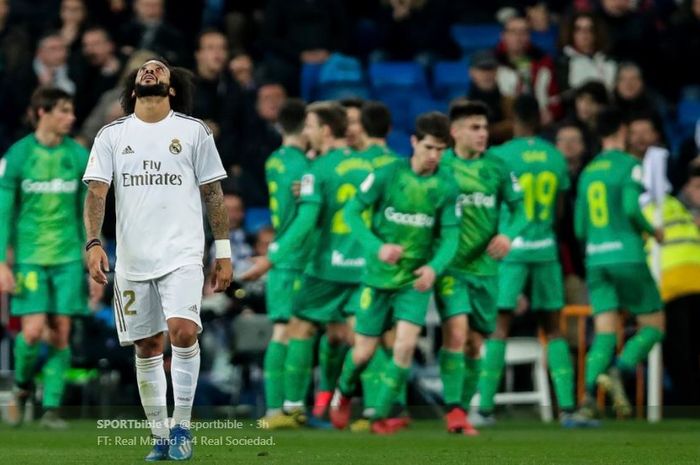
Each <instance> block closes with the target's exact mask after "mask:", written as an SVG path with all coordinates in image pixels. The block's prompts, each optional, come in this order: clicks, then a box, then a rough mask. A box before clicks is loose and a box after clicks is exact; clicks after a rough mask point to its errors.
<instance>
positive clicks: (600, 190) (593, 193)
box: [587, 181, 609, 228]
mask: <svg viewBox="0 0 700 465" xmlns="http://www.w3.org/2000/svg"><path fill="white" fill-rule="evenodd" d="M587 197H588V215H589V216H590V218H591V223H592V224H593V226H595V227H596V228H604V227H605V226H607V225H608V220H609V215H608V193H607V190H606V189H605V184H603V183H602V182H601V181H595V182H592V183H591V184H590V185H589V186H588V192H587Z"/></svg>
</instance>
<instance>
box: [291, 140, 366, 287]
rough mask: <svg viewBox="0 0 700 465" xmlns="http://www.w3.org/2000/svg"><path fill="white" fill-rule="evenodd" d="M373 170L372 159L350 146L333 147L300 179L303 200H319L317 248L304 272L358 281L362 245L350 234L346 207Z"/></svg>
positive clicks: (327, 277) (310, 201) (314, 275)
mask: <svg viewBox="0 0 700 465" xmlns="http://www.w3.org/2000/svg"><path fill="white" fill-rule="evenodd" d="M372 170H373V165H372V162H371V160H369V159H368V158H367V157H366V156H364V155H362V154H359V153H357V152H354V151H352V150H351V149H349V148H339V149H333V150H330V151H329V152H328V153H327V154H325V155H323V156H321V157H320V158H318V159H316V160H315V161H314V162H313V164H312V168H311V170H310V172H308V173H307V174H305V175H304V176H303V177H302V178H301V196H300V202H301V203H317V204H319V205H320V213H319V216H318V220H317V223H316V226H315V229H317V230H318V232H317V237H316V242H315V247H313V248H312V250H311V251H310V255H309V262H308V264H307V266H306V269H305V273H306V274H308V275H310V276H313V277H315V278H320V279H325V280H328V281H336V282H343V283H359V282H360V276H361V275H362V270H363V268H364V266H365V256H364V249H363V247H362V244H360V243H359V241H358V240H357V238H356V237H355V236H354V235H353V234H351V231H350V227H349V226H348V224H347V222H346V221H345V217H344V215H343V207H344V206H345V204H346V203H347V202H348V201H349V200H350V199H352V198H353V197H355V194H356V193H357V190H358V188H359V186H360V184H361V183H362V181H364V180H365V179H366V178H367V176H368V175H369V173H371V172H372Z"/></svg>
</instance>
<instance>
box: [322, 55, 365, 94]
mask: <svg viewBox="0 0 700 465" xmlns="http://www.w3.org/2000/svg"><path fill="white" fill-rule="evenodd" d="M314 97H315V99H317V100H337V99H343V98H348V97H361V98H368V97H369V88H368V87H367V83H366V80H365V75H364V71H363V69H362V64H361V63H360V61H359V60H358V59H357V58H353V57H349V56H346V55H342V54H340V53H334V54H332V55H331V56H330V58H329V59H328V60H327V61H326V62H325V63H323V65H321V70H320V72H319V76H318V86H317V91H316V93H315V95H314Z"/></svg>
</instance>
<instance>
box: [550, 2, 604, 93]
mask: <svg viewBox="0 0 700 465" xmlns="http://www.w3.org/2000/svg"><path fill="white" fill-rule="evenodd" d="M561 42H562V46H563V50H562V54H561V56H560V58H559V66H558V73H557V77H558V82H559V84H560V86H561V89H562V92H563V96H564V98H566V97H567V91H570V90H571V89H575V88H577V87H579V86H581V85H582V84H584V83H585V82H587V81H598V82H602V83H603V84H604V85H605V87H606V88H607V89H608V91H609V92H612V90H613V87H614V85H615V74H616V72H617V63H616V62H615V61H614V60H613V59H611V58H610V57H608V56H607V55H606V53H605V50H606V48H607V32H606V31H605V26H604V25H603V23H602V22H601V21H600V20H598V19H597V18H596V17H595V16H594V15H592V14H590V13H577V14H574V15H573V16H572V17H571V18H570V19H569V20H568V21H567V23H566V25H565V27H564V28H563V29H562V34H561Z"/></svg>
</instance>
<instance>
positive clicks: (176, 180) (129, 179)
mask: <svg viewBox="0 0 700 465" xmlns="http://www.w3.org/2000/svg"><path fill="white" fill-rule="evenodd" d="M160 167H161V162H159V161H153V160H143V162H142V168H143V172H141V173H133V174H132V173H122V186H124V187H136V186H181V185H182V175H181V174H174V173H167V172H166V173H161V172H160Z"/></svg>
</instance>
